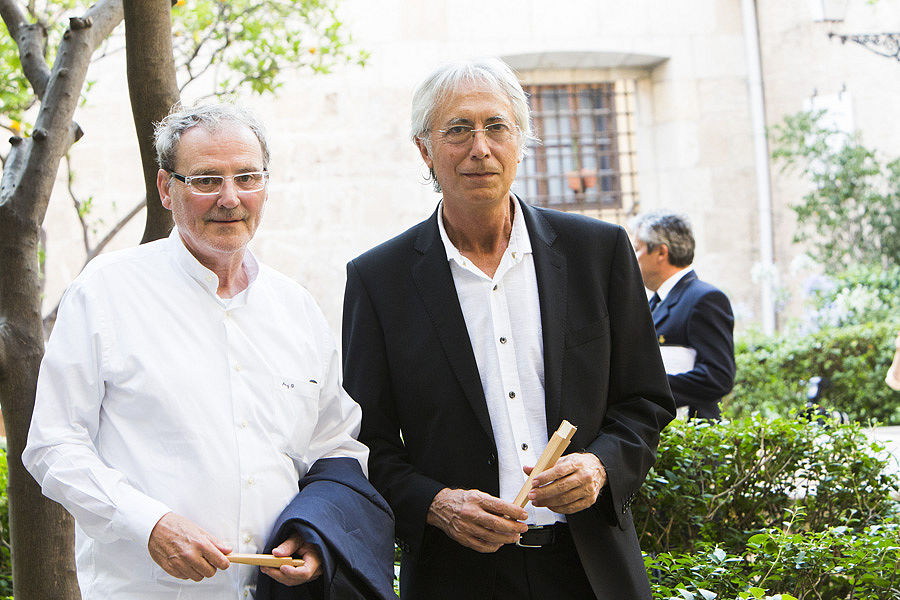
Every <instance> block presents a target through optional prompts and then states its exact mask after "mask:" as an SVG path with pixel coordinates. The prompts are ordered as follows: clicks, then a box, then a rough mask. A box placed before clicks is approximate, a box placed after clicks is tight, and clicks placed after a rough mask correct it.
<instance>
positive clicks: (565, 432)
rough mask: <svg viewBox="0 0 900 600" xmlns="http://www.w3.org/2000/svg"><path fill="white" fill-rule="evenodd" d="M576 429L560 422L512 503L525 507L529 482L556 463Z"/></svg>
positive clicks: (529, 489)
mask: <svg viewBox="0 0 900 600" xmlns="http://www.w3.org/2000/svg"><path fill="white" fill-rule="evenodd" d="M576 429H578V428H577V427H575V426H574V425H572V424H571V423H569V422H568V421H563V422H562V423H561V424H560V426H559V428H558V429H557V430H556V431H555V432H554V433H553V435H551V436H550V440H549V441H548V442H547V446H546V447H545V448H544V451H543V452H542V453H541V457H540V458H539V459H538V461H537V464H536V465H534V469H532V471H531V475H529V476H528V479H526V480H525V484H524V485H523V486H522V489H521V490H519V495H518V496H516V499H515V500H514V501H513V504H515V505H517V506H520V507H522V508H525V505H526V504H528V492H530V491H531V482H532V481H534V478H535V477H537V476H538V475H540V474H541V473H542V472H543V471H546V470H547V468H548V467H551V466H553V465H555V464H556V461H558V460H559V457H560V456H562V453H563V452H565V451H566V448H568V447H569V442H571V441H572V436H573V435H575V430H576Z"/></svg>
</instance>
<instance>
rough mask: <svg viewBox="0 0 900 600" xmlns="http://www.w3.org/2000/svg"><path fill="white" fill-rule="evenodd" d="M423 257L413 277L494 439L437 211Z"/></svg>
mask: <svg viewBox="0 0 900 600" xmlns="http://www.w3.org/2000/svg"><path fill="white" fill-rule="evenodd" d="M415 248H416V251H418V252H419V254H420V256H419V257H418V258H417V259H416V260H414V261H413V267H412V277H413V281H414V282H415V285H416V289H417V290H418V292H419V296H420V297H421V299H422V303H423V304H424V305H425V310H426V311H427V312H428V316H429V317H430V318H431V322H432V325H434V328H435V331H437V335H438V339H440V341H441V346H443V348H444V353H445V355H446V356H447V361H448V362H449V363H450V368H451V369H452V370H453V373H454V375H456V378H457V380H458V381H459V383H460V385H461V386H462V389H463V392H464V393H465V396H466V399H467V400H468V402H469V404H470V405H471V406H472V410H473V411H474V412H475V416H476V418H477V419H478V422H479V423H480V424H481V427H482V428H483V429H484V431H485V433H487V435H488V436H489V437H490V438H491V439H492V440H493V439H494V433H493V429H492V428H491V418H490V415H489V414H488V409H487V402H486V401H485V399H484V390H483V389H482V387H481V377H480V376H479V374H478V364H477V363H476V362H475V352H474V351H473V350H472V342H471V340H469V333H468V330H467V329H466V321H465V318H464V317H463V314H462V309H461V308H460V306H459V297H458V296H457V294H456V286H455V285H454V283H453V275H452V274H451V273H450V265H449V264H448V261H447V253H446V251H445V250H444V245H443V244H442V243H441V237H440V232H439V231H438V227H437V211H435V213H433V214H432V215H431V219H429V220H428V221H426V222H425V223H423V224H422V228H421V231H420V232H419V237H418V238H416V244H415Z"/></svg>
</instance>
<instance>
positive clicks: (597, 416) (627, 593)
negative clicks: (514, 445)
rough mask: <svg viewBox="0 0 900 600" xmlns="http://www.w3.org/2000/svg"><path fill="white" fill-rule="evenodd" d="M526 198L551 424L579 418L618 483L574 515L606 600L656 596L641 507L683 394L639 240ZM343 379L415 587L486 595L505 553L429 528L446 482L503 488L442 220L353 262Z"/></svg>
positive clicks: (416, 594) (583, 552)
mask: <svg viewBox="0 0 900 600" xmlns="http://www.w3.org/2000/svg"><path fill="white" fill-rule="evenodd" d="M522 206H523V213H524V217H525V222H526V225H527V228H528V233H529V237H530V239H531V245H532V249H533V258H534V265H535V271H536V275H537V282H538V293H539V299H540V309H541V325H542V330H543V344H544V348H543V350H544V366H545V383H544V387H545V396H546V415H547V429H548V434H551V433H552V432H553V431H555V430H556V428H557V427H558V426H559V424H560V422H561V421H562V420H563V419H567V420H569V421H570V422H571V423H572V424H574V425H576V426H577V427H578V431H577V432H576V434H575V437H574V439H573V440H572V443H571V445H570V446H569V449H570V451H584V450H587V451H590V452H593V453H594V454H596V455H597V456H598V457H599V458H600V460H601V461H602V462H603V464H604V465H605V467H606V470H607V474H608V481H609V483H608V487H607V488H604V492H603V493H602V494H601V497H600V498H599V499H598V502H597V503H596V504H595V505H594V506H593V507H591V508H589V509H586V510H583V511H581V512H579V513H576V514H573V515H568V521H569V524H570V527H571V531H572V535H573V538H574V540H575V543H576V546H577V548H578V551H579V556H580V557H581V560H582V563H583V565H584V568H585V571H586V573H587V574H588V578H589V579H590V581H591V584H592V586H593V587H594V590H595V592H596V593H597V596H598V598H599V597H603V598H628V599H629V600H635V599H639V598H648V599H649V598H650V588H649V584H648V581H647V575H646V572H645V570H644V566H643V561H642V558H641V553H640V548H639V546H638V541H637V536H636V534H635V530H634V525H633V523H632V519H631V511H630V509H629V505H630V504H631V502H632V500H633V498H634V496H635V494H636V493H637V491H638V488H639V487H640V486H641V483H642V481H643V479H644V477H645V475H646V473H647V471H648V470H649V469H650V467H651V465H653V463H654V461H655V459H656V447H657V443H658V440H659V432H660V431H661V430H662V428H663V427H665V425H666V424H667V423H668V422H669V421H670V420H671V419H672V417H673V415H674V405H673V402H672V398H671V394H670V392H669V390H668V384H667V383H666V378H665V373H664V370H663V367H662V361H661V359H660V355H659V348H658V344H657V341H656V337H655V334H654V331H653V326H652V323H651V320H650V312H649V310H648V307H647V302H646V297H645V296H644V292H643V285H642V283H641V276H640V272H639V271H638V267H637V262H636V260H635V257H634V251H633V250H632V248H631V245H630V243H629V241H628V237H627V235H626V234H625V232H624V231H623V230H622V229H621V228H620V227H617V226H613V225H610V224H608V223H603V222H601V221H597V220H596V219H590V218H587V217H583V216H580V215H573V214H568V213H561V212H557V211H552V210H545V209H540V208H534V207H529V206H527V205H522ZM343 354H344V372H345V376H344V387H345V388H346V389H347V391H348V392H349V393H350V395H351V396H352V397H353V398H354V399H355V400H356V401H357V402H359V403H360V405H361V406H362V409H363V419H362V430H361V432H360V437H359V439H360V440H361V441H362V442H364V443H366V444H367V445H368V446H369V448H370V449H371V456H370V459H369V469H370V473H369V476H370V478H371V480H372V482H373V484H374V485H375V487H376V488H377V489H378V490H379V491H380V492H381V493H382V494H383V495H384V496H385V498H386V499H387V501H388V503H389V504H390V505H391V508H393V510H394V514H395V517H396V527H397V536H398V537H399V538H400V541H401V548H402V549H403V559H402V568H401V575H400V582H401V596H402V597H403V598H423V599H427V600H439V599H441V598H448V599H449V598H453V599H458V598H466V599H467V600H473V599H475V600H477V599H479V598H487V597H489V594H490V585H489V584H488V583H487V582H490V581H491V580H492V578H493V572H494V571H493V570H494V569H495V568H496V566H495V561H494V559H493V555H491V554H480V553H478V552H475V551H474V550H470V549H468V548H464V547H463V546H461V545H459V544H457V543H456V542H454V541H453V540H451V539H450V538H449V537H448V536H446V535H445V534H444V533H443V532H442V531H440V530H438V529H436V528H434V527H431V526H427V525H426V523H425V519H426V515H427V512H428V508H429V506H430V505H431V502H432V500H433V499H434V496H435V495H436V494H437V493H438V492H439V491H440V490H441V489H443V488H445V487H450V488H476V489H479V490H482V491H485V492H487V493H489V494H492V495H495V496H496V495H498V490H499V477H498V471H497V450H496V448H495V446H494V437H493V433H492V428H491V422H490V418H489V416H488V409H487V405H486V403H485V399H484V392H483V390H482V387H481V380H480V378H479V374H478V366H477V364H476V362H475V356H474V353H473V351H472V347H471V343H470V341H469V334H468V332H467V330H466V324H465V320H464V318H463V314H462V310H461V308H460V305H459V300H458V297H457V294H456V288H455V286H454V283H453V277H452V275H451V272H450V266H449V264H448V260H447V255H446V252H445V250H444V246H443V244H442V243H441V239H440V235H439V231H438V227H437V216H436V214H433V215H432V216H431V218H429V219H428V220H427V221H424V222H422V223H420V224H419V225H417V226H415V227H413V228H411V229H409V230H408V231H406V232H405V233H403V234H401V235H400V236H398V237H396V238H394V239H392V240H390V241H388V242H385V243H384V244H382V245H380V246H378V247H376V248H374V249H372V250H370V251H369V252H367V253H365V254H363V255H362V256H360V257H358V258H356V259H355V260H353V261H351V262H350V263H349V264H348V266H347V289H346V295H345V298H344V324H343Z"/></svg>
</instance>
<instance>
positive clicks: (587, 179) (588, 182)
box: [581, 169, 597, 188]
mask: <svg viewBox="0 0 900 600" xmlns="http://www.w3.org/2000/svg"><path fill="white" fill-rule="evenodd" d="M581 182H582V183H583V184H584V187H585V188H592V187H594V186H596V185H597V171H594V170H593V169H582V170H581Z"/></svg>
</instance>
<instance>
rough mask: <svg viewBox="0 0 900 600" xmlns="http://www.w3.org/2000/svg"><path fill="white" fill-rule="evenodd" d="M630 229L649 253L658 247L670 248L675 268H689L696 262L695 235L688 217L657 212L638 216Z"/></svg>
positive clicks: (631, 223) (629, 224)
mask: <svg viewBox="0 0 900 600" xmlns="http://www.w3.org/2000/svg"><path fill="white" fill-rule="evenodd" d="M628 227H629V229H631V231H633V232H634V235H635V237H636V238H637V239H638V240H640V241H642V242H644V244H645V245H646V246H647V252H653V250H654V249H655V248H656V247H657V246H662V245H665V246H666V247H668V249H669V264H671V265H672V266H673V267H687V266H688V265H690V264H691V263H692V262H694V234H693V232H692V231H691V222H690V220H689V219H688V218H687V216H686V215H681V214H677V213H673V212H669V211H665V210H656V211H653V212H649V213H644V214H642V215H638V216H636V217H635V218H633V219H632V220H631V221H629V223H628Z"/></svg>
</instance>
